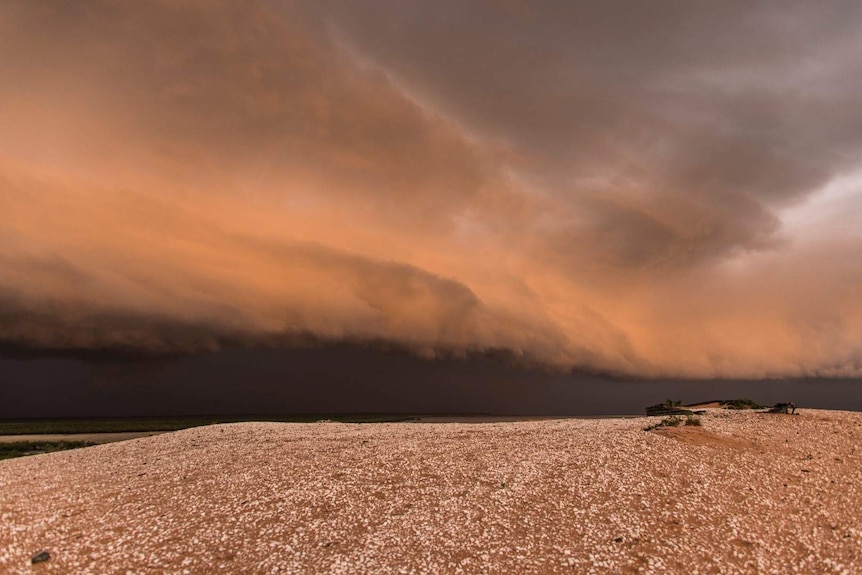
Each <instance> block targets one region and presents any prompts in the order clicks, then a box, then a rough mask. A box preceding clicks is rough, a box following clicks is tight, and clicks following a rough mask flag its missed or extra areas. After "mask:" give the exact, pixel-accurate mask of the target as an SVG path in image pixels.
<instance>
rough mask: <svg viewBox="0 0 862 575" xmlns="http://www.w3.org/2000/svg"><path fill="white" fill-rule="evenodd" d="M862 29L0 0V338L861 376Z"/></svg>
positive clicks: (645, 11) (850, 14) (489, 7)
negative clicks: (325, 347)
mask: <svg viewBox="0 0 862 575" xmlns="http://www.w3.org/2000/svg"><path fill="white" fill-rule="evenodd" d="M860 38H862V7H859V6H858V5H857V3H854V2H839V1H831V2H821V3H810V2H808V3H805V2H795V1H792V2H758V3H750V2H722V3H696V2H682V1H658V2H649V3H635V4H632V3H630V2H566V3H563V2H539V3H532V2H531V3H526V2H523V3H522V2H517V1H514V0H513V1H493V2H492V1H487V2H470V3H462V2H448V1H442V2H433V3H432V2H400V1H399V2H396V1H394V0H393V1H380V2H374V3H371V4H366V5H363V6H362V9H358V7H357V6H356V5H355V4H354V3H349V2H339V1H324V2H316V3H311V2H308V3H306V2H233V1H227V0H225V1H219V2H195V1H187V2H180V1H176V2H174V1H167V0H164V1H156V2H146V3H141V2H135V3H128V2H114V1H109V0H103V1H91V2H78V3H69V2H59V1H54V2H50V1H49V2H39V3H34V2H24V1H12V2H7V3H5V4H3V6H2V7H0V131H2V133H3V134H4V137H3V138H2V140H0V224H2V225H0V320H2V326H0V327H2V330H0V340H2V341H3V342H5V343H4V345H6V346H11V347H8V349H12V348H16V349H17V348H26V349H28V350H35V351H38V350H40V349H41V350H44V351H50V352H52V353H53V352H58V351H62V350H66V351H69V350H87V352H88V353H98V352H99V350H115V349H120V350H125V351H124V353H126V352H128V353H135V350H139V351H141V352H142V353H145V354H146V353H151V352H152V353H160V354H161V353H165V354H171V353H180V354H185V353H195V352H200V351H206V350H212V349H220V348H223V347H225V346H232V345H252V344H253V343H254V342H271V341H281V342H284V341H288V342H289V341H293V340H292V338H294V337H304V336H303V334H306V335H307V336H309V337H312V338H320V339H321V340H325V341H333V340H346V341H352V342H363V341H376V342H380V341H383V342H390V343H391V344H393V345H396V346H400V347H404V348H408V349H411V350H413V351H415V352H418V353H420V354H422V355H427V356H437V355H439V354H441V353H443V354H465V353H466V354H469V353H482V352H483V351H485V350H508V352H510V353H512V354H514V355H515V356H519V357H523V358H525V359H527V360H530V361H539V362H542V363H544V364H546V365H550V366H556V367H562V368H564V369H569V368H573V367H575V368H579V369H590V370H601V371H609V372H614V373H624V374H629V375H644V376H657V375H675V376H707V377H712V376H732V377H761V376H783V375H804V374H818V375H854V374H855V375H858V374H859V371H860V365H862V361H860V349H862V336H860V333H862V309H860V304H859V303H858V302H859V301H860V298H859V297H858V294H857V293H855V286H858V285H860V284H859V283H858V282H859V281H860V279H862V273H860V264H859V263H857V262H859V261H860V259H859V258H857V257H856V256H857V255H858V254H859V253H860V248H862V238H860V235H859V233H858V232H856V231H855V229H854V228H853V227H852V226H848V225H846V221H847V219H848V218H852V217H853V213H854V211H855V212H858V206H859V202H858V197H859V190H860V188H862V177H860V173H862V172H860V170H862V166H860V165H859V164H860V162H859V160H858V158H860V157H862V154H860V152H862V119H860V118H862V117H860V115H859V114H858V113H857V107H858V100H859V96H860V95H862V40H860ZM811 274H816V275H815V276H814V279H812V277H810V275H811ZM285 338H286V340H285Z"/></svg>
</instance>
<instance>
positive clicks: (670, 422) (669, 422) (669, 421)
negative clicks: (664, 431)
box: [644, 415, 688, 431]
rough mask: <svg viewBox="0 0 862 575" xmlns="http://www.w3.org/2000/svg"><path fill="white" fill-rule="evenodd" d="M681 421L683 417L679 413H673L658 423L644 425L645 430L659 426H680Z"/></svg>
mask: <svg viewBox="0 0 862 575" xmlns="http://www.w3.org/2000/svg"><path fill="white" fill-rule="evenodd" d="M681 423H682V418H681V417H679V416H678V415H671V416H670V417H665V418H664V419H662V420H661V421H659V422H658V423H655V424H653V425H649V426H647V427H644V431H652V430H653V429H658V428H659V427H679V425H680V424H681ZM686 425H688V424H687V423H686Z"/></svg>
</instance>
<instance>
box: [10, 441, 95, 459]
mask: <svg viewBox="0 0 862 575" xmlns="http://www.w3.org/2000/svg"><path fill="white" fill-rule="evenodd" d="M91 445H95V443H90V442H89V441H16V442H14V443H0V459H12V458H13V457H22V456H24V455H38V454H40V453H51V452H52V451H63V450H66V449H76V448H78V447H90V446H91Z"/></svg>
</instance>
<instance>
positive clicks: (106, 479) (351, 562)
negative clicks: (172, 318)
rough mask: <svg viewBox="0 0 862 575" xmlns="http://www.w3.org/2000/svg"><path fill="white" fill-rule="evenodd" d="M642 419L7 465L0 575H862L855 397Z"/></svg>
mask: <svg viewBox="0 0 862 575" xmlns="http://www.w3.org/2000/svg"><path fill="white" fill-rule="evenodd" d="M655 421H658V418H650V419H648V418H642V419H608V420H557V421H530V422H507V423H483V424H458V423H450V424H422V423H404V424H364V425H355V424H336V423H316V424H284V423H248V424H231V425H216V426H210V427H202V428H196V429H190V430H186V431H180V432H176V433H170V434H165V435H161V436H157V437H149V438H144V439H138V440H133V441H127V442H122V443H114V444H109V445H102V446H97V447H92V448H86V449H80V450H74V451H68V452H60V453H53V454H48V455H39V456H33V457H26V458H21V459H14V460H8V461H3V462H0V573H4V574H5V573H10V574H13V573H75V574H79V575H83V574H87V573H92V574H112V573H127V572H131V573H136V574H138V573H152V574H161V573H177V574H183V573H188V574H193V573H201V574H204V573H231V574H242V573H499V574H510V573H686V574H696V573H782V574H786V573H860V572H862V527H860V526H862V457H860V456H862V454H860V451H859V450H860V448H859V445H860V439H862V414H856V413H846V412H826V411H813V410H803V414H802V415H799V416H790V415H767V414H760V413H752V412H742V411H741V412H732V411H726V410H710V411H709V412H708V413H707V415H705V416H704V418H703V423H704V426H703V428H676V429H673V430H666V431H662V432H661V433H656V432H645V431H643V428H644V427H645V426H646V425H647V424H648V423H650V422H655ZM42 549H47V550H48V551H49V552H50V554H51V559H50V560H49V561H47V562H45V563H41V564H38V565H34V566H31V565H30V557H31V555H33V554H34V553H35V552H37V551H39V550H42Z"/></svg>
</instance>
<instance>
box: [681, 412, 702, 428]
mask: <svg viewBox="0 0 862 575" xmlns="http://www.w3.org/2000/svg"><path fill="white" fill-rule="evenodd" d="M685 424H686V425H694V426H696V427H700V426H702V425H703V422H702V421H701V420H700V418H699V417H698V416H696V415H686V416H685Z"/></svg>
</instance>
